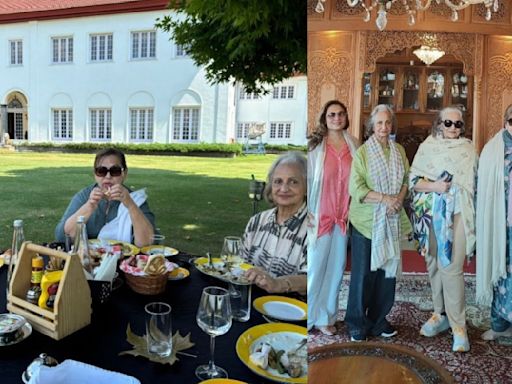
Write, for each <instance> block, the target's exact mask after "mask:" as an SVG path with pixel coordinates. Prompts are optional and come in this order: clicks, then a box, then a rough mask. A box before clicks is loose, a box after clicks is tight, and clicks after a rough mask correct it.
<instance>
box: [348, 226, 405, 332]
mask: <svg viewBox="0 0 512 384" xmlns="http://www.w3.org/2000/svg"><path fill="white" fill-rule="evenodd" d="M351 236H352V250H351V252H352V253H351V255H352V256H351V269H352V270H351V274H350V289H349V294H348V305H347V314H346V316H345V323H346V324H347V326H348V330H349V333H350V335H351V336H354V337H358V338H364V337H366V336H367V335H368V334H371V335H380V334H381V333H382V332H383V331H385V330H386V329H387V328H388V327H389V323H388V321H387V320H386V316H387V315H388V313H389V311H391V308H392V307H393V304H394V302H395V285H396V278H386V276H385V272H384V270H382V269H378V270H377V271H373V272H372V271H370V266H371V250H372V241H371V240H370V239H367V238H366V237H364V236H363V235H362V234H361V233H360V232H359V231H358V230H357V229H355V228H354V227H352V233H351Z"/></svg>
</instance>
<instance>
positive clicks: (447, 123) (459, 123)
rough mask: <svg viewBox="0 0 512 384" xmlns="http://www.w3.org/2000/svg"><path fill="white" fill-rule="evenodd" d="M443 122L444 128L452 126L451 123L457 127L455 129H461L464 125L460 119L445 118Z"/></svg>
mask: <svg viewBox="0 0 512 384" xmlns="http://www.w3.org/2000/svg"><path fill="white" fill-rule="evenodd" d="M443 124H444V126H445V127H446V128H450V127H451V126H452V124H453V125H455V128H457V129H461V128H462V127H463V126H464V122H463V121H460V120H457V121H452V120H445V121H443Z"/></svg>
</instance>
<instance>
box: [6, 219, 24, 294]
mask: <svg viewBox="0 0 512 384" xmlns="http://www.w3.org/2000/svg"><path fill="white" fill-rule="evenodd" d="M13 227H14V231H13V235H12V246H11V251H12V252H11V259H10V261H9V269H8V270H7V292H9V289H10V285H11V279H12V275H13V273H14V268H15V267H16V263H17V262H18V258H19V252H20V250H21V245H22V244H23V242H24V241H25V234H24V233H23V220H14V223H13Z"/></svg>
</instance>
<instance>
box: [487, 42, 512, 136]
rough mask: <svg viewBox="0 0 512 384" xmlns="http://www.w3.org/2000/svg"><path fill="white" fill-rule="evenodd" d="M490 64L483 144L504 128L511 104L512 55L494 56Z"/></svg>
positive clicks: (490, 59)
mask: <svg viewBox="0 0 512 384" xmlns="http://www.w3.org/2000/svg"><path fill="white" fill-rule="evenodd" d="M488 62H489V71H488V80H487V95H488V97H487V111H486V112H487V118H486V119H485V126H484V127H483V128H484V133H485V135H484V137H483V139H484V140H483V143H486V142H487V141H488V140H489V139H490V138H491V137H492V136H493V135H494V134H495V133H496V132H498V131H499V130H500V129H501V128H502V127H503V112H504V110H505V108H506V107H507V105H508V104H509V103H510V99H509V96H508V93H509V92H510V90H512V53H510V52H509V53H505V54H503V55H495V56H492V57H490V58H489V61H488Z"/></svg>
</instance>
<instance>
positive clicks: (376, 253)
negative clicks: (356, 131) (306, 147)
mask: <svg viewBox="0 0 512 384" xmlns="http://www.w3.org/2000/svg"><path fill="white" fill-rule="evenodd" d="M366 127H367V132H366V133H367V136H369V138H368V140H367V141H366V142H365V143H364V144H363V145H362V146H361V147H359V149H358V150H357V152H356V154H355V156H354V159H353V160H352V169H351V171H350V183H349V192H350V196H351V198H352V199H351V201H350V209H349V220H350V223H351V225H352V231H351V236H352V254H351V267H352V271H351V276H350V290H349V295H348V304H347V313H346V315H345V322H346V323H347V326H348V330H349V333H350V338H351V340H352V341H363V340H366V338H367V336H368V335H372V336H381V337H393V336H395V335H396V334H397V331H396V330H395V329H394V328H393V326H392V325H391V324H390V323H389V322H388V320H387V319H386V316H387V315H388V313H389V311H390V310H391V308H392V307H393V304H394V302H395V285H396V273H397V270H398V264H399V263H400V253H401V249H400V240H401V238H402V237H403V235H404V234H408V233H409V232H410V230H411V224H410V223H409V219H408V218H407V215H406V213H405V210H404V209H403V202H404V198H405V195H406V193H407V180H408V179H407V176H408V173H409V162H408V161H407V156H406V155H405V150H404V148H403V147H402V146H401V145H400V144H397V143H395V142H394V141H393V140H391V139H390V134H391V133H392V132H393V129H394V128H396V118H395V114H394V113H393V110H392V109H391V108H390V107H389V106H388V105H384V104H380V105H377V106H376V107H375V108H374V109H373V111H372V112H371V114H370V118H369V120H368V123H367V125H366Z"/></svg>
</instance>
